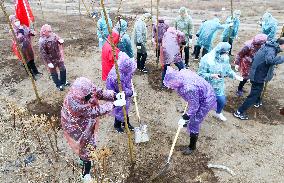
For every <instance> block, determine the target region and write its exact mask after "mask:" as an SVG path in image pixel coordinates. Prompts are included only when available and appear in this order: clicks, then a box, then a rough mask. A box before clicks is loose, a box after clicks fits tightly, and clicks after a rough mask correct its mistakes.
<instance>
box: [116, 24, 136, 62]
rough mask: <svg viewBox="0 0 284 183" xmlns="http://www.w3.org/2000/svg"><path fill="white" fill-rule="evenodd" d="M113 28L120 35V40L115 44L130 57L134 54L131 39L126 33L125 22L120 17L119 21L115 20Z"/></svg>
mask: <svg viewBox="0 0 284 183" xmlns="http://www.w3.org/2000/svg"><path fill="white" fill-rule="evenodd" d="M115 29H116V31H117V32H118V33H119V35H120V41H119V43H118V45H117V47H118V49H119V50H120V51H122V52H124V53H126V54H127V55H128V56H129V57H130V58H133V57H134V55H133V48H132V45H131V39H130V36H129V35H128V34H127V22H126V21H125V20H123V19H120V22H117V24H116V27H115Z"/></svg>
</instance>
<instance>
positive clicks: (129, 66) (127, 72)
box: [106, 52, 136, 133]
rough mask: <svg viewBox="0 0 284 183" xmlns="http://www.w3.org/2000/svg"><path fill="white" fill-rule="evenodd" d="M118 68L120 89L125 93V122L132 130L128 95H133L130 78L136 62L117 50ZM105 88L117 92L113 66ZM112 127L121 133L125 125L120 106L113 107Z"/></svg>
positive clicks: (117, 87)
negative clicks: (113, 119)
mask: <svg viewBox="0 0 284 183" xmlns="http://www.w3.org/2000/svg"><path fill="white" fill-rule="evenodd" d="M117 64H118V69H119V74H120V81H121V84H122V90H123V92H124V93H125V98H126V113H127V124H128V128H129V130H131V131H133V130H134V127H133V126H132V125H131V124H130V123H129V117H128V112H129V107H130V102H131V101H130V97H131V96H133V95H135V94H134V93H133V90H132V85H131V80H132V77H133V74H134V72H135V70H136V63H135V60H134V59H133V58H129V56H128V55H127V54H126V53H124V52H119V55H118V63H117ZM106 88H107V89H109V90H113V91H115V92H119V86H118V81H117V75H116V70H115V67H114V66H113V67H112V69H111V71H110V73H109V75H108V77H107V81H106ZM114 116H115V121H114V128H115V129H116V130H117V132H119V133H123V132H124V129H123V127H124V126H125V125H124V124H125V123H124V114H123V109H122V107H115V109H114Z"/></svg>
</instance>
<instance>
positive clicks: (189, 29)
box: [175, 7, 194, 68]
mask: <svg viewBox="0 0 284 183" xmlns="http://www.w3.org/2000/svg"><path fill="white" fill-rule="evenodd" d="M175 28H176V29H177V30H179V31H181V32H183V33H184V34H185V42H186V45H185V46H184V47H181V48H182V49H181V54H182V51H183V50H184V55H185V67H187V68H188V67H189V66H188V64H189V47H191V44H192V36H193V29H194V26H193V23H192V18H191V16H190V15H189V14H188V12H187V9H186V8H185V7H181V8H180V9H179V16H178V17H177V18H176V19H175Z"/></svg>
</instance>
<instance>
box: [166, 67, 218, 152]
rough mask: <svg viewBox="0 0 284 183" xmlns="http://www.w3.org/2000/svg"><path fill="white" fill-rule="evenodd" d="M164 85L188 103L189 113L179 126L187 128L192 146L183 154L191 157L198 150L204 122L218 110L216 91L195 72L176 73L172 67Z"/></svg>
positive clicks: (167, 73) (186, 113)
mask: <svg viewBox="0 0 284 183" xmlns="http://www.w3.org/2000/svg"><path fill="white" fill-rule="evenodd" d="M164 84H165V86H166V87H168V88H171V89H173V90H175V91H176V92H177V93H178V94H179V95H180V96H181V97H182V98H183V99H184V100H185V101H186V102H188V108H187V111H186V112H185V114H184V115H183V116H182V118H181V119H180V120H179V122H178V124H179V125H180V126H182V125H183V126H184V127H186V126H187V132H188V134H189V136H190V144H189V146H188V147H187V148H186V149H185V150H184V151H183V154H184V155H189V154H191V153H193V151H194V150H195V149H196V142H197V139H198V134H199V130H200V125H201V123H202V121H203V120H204V118H205V117H206V115H207V114H208V112H209V111H210V110H211V109H216V107H217V102H216V96H215V92H214V89H213V88H212V86H211V85H210V84H209V83H208V82H207V81H206V80H205V79H203V78H202V77H200V76H198V75H197V74H196V73H195V72H192V71H190V70H187V69H182V70H180V71H176V70H174V69H173V68H171V67H168V69H167V72H166V75H165V79H164ZM187 122H188V123H187Z"/></svg>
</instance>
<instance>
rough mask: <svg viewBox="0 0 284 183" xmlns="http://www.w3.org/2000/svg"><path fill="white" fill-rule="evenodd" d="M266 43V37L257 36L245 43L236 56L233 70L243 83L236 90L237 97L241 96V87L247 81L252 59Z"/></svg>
mask: <svg viewBox="0 0 284 183" xmlns="http://www.w3.org/2000/svg"><path fill="white" fill-rule="evenodd" d="M266 41H267V35H265V34H258V35H256V36H255V37H254V38H253V39H252V40H249V41H247V42H245V46H244V47H243V48H242V49H241V51H240V52H239V53H238V54H237V56H236V59H235V62H234V63H235V70H236V71H240V73H241V75H242V77H243V78H244V80H243V81H241V82H240V84H239V86H238V90H237V95H238V96H243V87H244V85H245V84H246V82H247V81H248V79H249V72H250V68H251V64H252V61H253V57H254V55H255V53H256V52H257V51H258V50H259V49H260V47H261V46H262V45H263V44H264V43H265V42H266Z"/></svg>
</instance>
